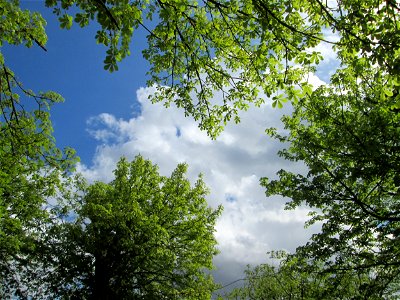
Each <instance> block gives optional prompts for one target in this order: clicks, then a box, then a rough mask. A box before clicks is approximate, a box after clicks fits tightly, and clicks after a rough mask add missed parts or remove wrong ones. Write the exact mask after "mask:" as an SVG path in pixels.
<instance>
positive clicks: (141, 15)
mask: <svg viewBox="0 0 400 300" xmlns="http://www.w3.org/2000/svg"><path fill="white" fill-rule="evenodd" d="M46 5H47V6H49V7H52V8H53V10H54V12H55V13H56V14H57V15H58V16H59V20H60V25H61V27H62V28H70V27H71V26H72V24H73V22H76V23H78V24H79V25H80V26H81V27H84V26H87V25H88V24H89V22H91V21H92V20H96V22H98V24H100V26H101V28H100V29H99V30H98V32H97V34H96V40H97V42H98V43H100V44H103V45H105V46H106V47H107V49H108V50H107V53H106V58H105V60H104V67H105V69H107V70H109V71H115V70H117V69H118V62H119V61H120V60H122V59H123V58H125V57H126V56H127V55H129V47H130V45H131V39H132V36H133V34H134V30H135V29H137V28H138V27H143V28H144V29H145V30H147V32H148V36H147V40H148V47H147V49H146V50H144V52H143V55H144V57H145V58H146V59H147V60H148V61H149V62H150V64H151V69H150V70H149V74H150V76H151V79H150V80H149V82H148V84H149V85H153V84H156V85H157V86H158V87H159V90H158V93H157V94H156V95H154V96H153V98H152V100H153V101H164V102H165V104H166V105H167V106H168V105H169V104H170V103H171V102H175V103H176V104H177V106H178V107H182V108H183V109H184V111H185V114H187V115H191V116H193V117H194V118H195V119H196V120H198V121H199V125H200V127H201V128H202V129H205V130H207V132H208V133H209V134H210V135H211V136H213V137H215V136H216V135H217V134H218V133H220V132H221V130H223V125H224V124H225V123H226V122H227V121H229V120H231V119H232V118H233V119H234V120H235V121H236V122H239V120H240V119H239V116H238V112H239V111H240V110H246V109H247V108H248V107H249V105H252V104H254V105H260V104H261V103H263V102H264V101H265V95H266V96H268V97H269V96H273V100H274V102H273V103H274V106H278V107H281V106H282V105H283V102H285V101H287V100H291V101H293V102H296V101H297V100H298V99H299V98H301V97H303V96H305V95H306V94H307V93H310V91H311V88H310V85H309V84H308V83H307V79H306V78H307V74H308V73H309V72H312V71H314V70H315V65H316V64H318V63H319V62H320V61H321V60H322V59H323V57H322V56H321V54H320V53H318V52H317V51H315V50H314V47H316V46H317V45H318V44H320V43H327V44H330V45H332V46H333V47H334V48H335V50H336V52H337V54H338V59H339V60H340V61H341V62H342V63H343V64H350V65H352V64H354V63H355V62H356V63H357V62H358V61H359V59H364V61H363V63H362V66H360V65H359V66H360V67H367V68H368V67H371V66H373V65H379V67H380V68H381V69H382V71H383V72H385V73H386V74H387V75H389V74H390V76H392V77H395V78H398V74H399V70H398V68H397V63H396V62H397V61H398V56H399V51H398V47H397V45H398V41H399V33H398V32H399V30H398V29H399V28H398V27H399V24H398V20H397V19H398V14H399V9H400V8H399V7H398V6H397V3H396V2H395V1H391V0H389V1H386V2H380V1H372V0H369V1H361V0H356V1H354V0H344V1H320V0H306V1H300V0H275V1H269V0H268V1H266V0H265V1H264V0H254V1H248V0H242V1H236V0H218V1H217V0H202V1H193V0H179V1H161V0H157V1H139V0H135V1H114V0H106V1H104V0H95V1H85V0H84V1H82V0H62V1H56V0H46ZM329 33H333V34H335V35H336V38H335V37H333V38H332V37H330V38H328V37H326V35H327V34H329ZM357 64H359V63H357ZM387 84H390V83H387ZM389 90H390V88H389Z"/></svg>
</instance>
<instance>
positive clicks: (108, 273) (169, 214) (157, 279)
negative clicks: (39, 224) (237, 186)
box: [32, 156, 221, 299]
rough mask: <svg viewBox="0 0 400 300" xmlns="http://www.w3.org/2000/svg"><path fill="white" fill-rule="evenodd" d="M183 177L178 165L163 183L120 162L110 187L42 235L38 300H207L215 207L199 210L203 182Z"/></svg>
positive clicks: (96, 187) (101, 186)
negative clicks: (47, 298) (192, 182)
mask: <svg viewBox="0 0 400 300" xmlns="http://www.w3.org/2000/svg"><path fill="white" fill-rule="evenodd" d="M186 170H187V165H185V164H180V165H178V166H177V168H176V169H175V170H174V171H173V173H172V174H171V176H170V177H164V176H160V175H159V174H158V171H157V167H156V166H155V165H152V164H151V162H150V161H148V160H145V159H143V158H142V157H141V156H137V157H136V158H135V160H134V161H132V162H131V163H129V162H127V161H126V160H125V159H121V160H120V161H119V163H118V166H117V168H116V170H115V171H114V174H115V179H114V180H113V181H112V182H111V183H109V184H105V183H101V182H96V183H94V184H93V185H91V186H89V187H88V188H87V190H86V191H84V193H83V194H82V192H80V194H81V196H80V197H81V200H79V201H78V202H77V203H80V205H79V206H75V210H74V212H73V214H72V215H71V214H70V215H69V216H67V218H66V219H65V220H64V222H63V223H61V224H57V225H55V226H54V227H53V228H52V229H51V230H50V231H49V234H48V239H47V241H46V243H45V247H47V256H46V260H47V261H48V262H49V265H48V266H47V268H48V270H51V271H50V272H49V273H47V274H45V275H44V276H43V277H42V279H41V282H42V290H43V293H44V295H46V294H47V295H52V296H51V297H66V298H71V297H72V298H74V299H210V296H211V292H212V291H213V289H214V288H215V285H214V283H213V281H212V278H211V276H210V275H209V274H208V273H206V272H205V270H206V269H212V267H213V265H212V257H213V255H215V254H216V253H217V250H216V247H215V246H216V240H215V238H214V234H213V233H214V225H215V222H216V218H217V217H218V215H219V214H220V212H221V207H218V208H217V209H215V210H214V209H212V208H209V207H208V206H207V202H206V200H205V196H206V194H207V193H208V191H207V188H206V186H205V184H204V182H203V181H202V179H201V177H200V178H199V179H198V181H197V182H196V183H195V185H194V186H193V187H191V186H190V183H189V181H188V180H187V179H186V178H185V173H186ZM78 194H79V193H78ZM44 252H46V251H44ZM39 275H40V274H39ZM35 290H37V287H36V289H34V287H32V292H33V291H35ZM42 297H43V296H42Z"/></svg>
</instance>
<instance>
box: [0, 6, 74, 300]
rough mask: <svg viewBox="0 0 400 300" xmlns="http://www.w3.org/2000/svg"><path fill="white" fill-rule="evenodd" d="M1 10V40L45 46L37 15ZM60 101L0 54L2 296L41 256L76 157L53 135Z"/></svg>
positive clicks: (19, 288) (19, 284)
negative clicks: (54, 202)
mask: <svg viewBox="0 0 400 300" xmlns="http://www.w3.org/2000/svg"><path fill="white" fill-rule="evenodd" d="M0 12H1V15H2V18H0V45H1V43H3V42H7V43H9V44H15V45H18V44H25V45H26V46H28V47H29V46H31V45H32V44H33V43H37V44H39V45H41V46H43V44H44V43H45V41H46V35H45V34H44V30H43V25H44V24H45V22H44V20H43V19H42V18H41V16H40V15H39V14H36V13H31V12H29V11H21V10H20V8H19V6H18V2H17V1H0ZM60 101H62V98H61V97H60V96H59V95H57V94H55V93H53V92H47V93H40V94H35V93H34V92H32V91H30V90H26V89H24V88H23V86H22V84H21V83H20V82H19V81H18V80H17V79H16V77H15V75H14V73H13V72H12V71H11V70H10V69H9V68H7V67H6V65H5V63H4V59H3V56H2V54H1V53H0V141H1V142H0V298H3V295H9V294H10V293H12V292H15V293H16V294H17V295H22V294H23V291H24V289H25V287H26V282H24V280H27V281H29V276H28V273H29V269H30V268H31V267H32V266H33V265H34V264H35V261H36V260H37V259H40V253H39V252H38V245H39V244H38V243H39V241H40V237H41V235H42V233H43V232H42V231H43V228H44V224H46V223H47V222H49V211H47V208H46V205H47V204H48V198H49V197H51V196H55V194H56V192H57V191H59V190H62V188H63V184H62V182H63V179H62V177H63V176H64V175H67V173H68V172H70V171H71V170H72V168H73V165H74V163H75V162H76V158H75V156H74V152H73V151H72V150H71V149H66V150H65V151H64V152H63V151H61V150H60V149H58V148H57V147H56V145H55V140H54V137H53V136H52V134H53V128H52V125H51V122H50V119H49V117H50V114H49V109H50V106H51V104H52V103H53V102H60ZM28 262H29V263H28ZM23 274H25V275H26V276H25V275H23Z"/></svg>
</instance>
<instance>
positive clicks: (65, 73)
mask: <svg viewBox="0 0 400 300" xmlns="http://www.w3.org/2000/svg"><path fill="white" fill-rule="evenodd" d="M21 3H22V6H23V7H24V8H27V9H29V10H36V11H40V13H41V14H42V15H43V17H44V18H45V19H46V20H47V22H48V24H47V27H46V32H47V35H48V43H47V45H46V48H47V52H45V51H43V50H42V49H41V48H40V47H37V46H36V45H34V46H33V47H32V48H26V47H21V46H9V47H7V46H6V47H4V48H3V49H2V52H3V54H4V56H5V58H6V63H7V65H8V66H9V67H10V68H11V69H12V70H14V72H15V73H16V74H17V76H18V78H19V80H20V81H21V82H22V83H23V85H24V87H25V88H30V89H32V90H34V91H36V92H39V91H47V90H53V91H55V92H58V93H60V94H61V95H62V96H63V97H64V99H65V102H64V103H62V104H57V105H55V106H54V107H53V108H52V110H51V115H52V121H53V125H54V129H55V137H56V139H57V143H58V145H59V146H60V147H64V146H71V147H73V148H75V149H76V150H77V151H78V154H79V156H80V157H81V159H82V162H84V163H85V164H91V159H92V156H93V153H94V151H95V140H94V139H93V138H91V137H90V135H89V134H88V133H87V131H86V121H87V120H88V118H90V117H92V116H95V115H98V114H100V113H103V112H108V113H111V114H113V115H115V116H116V117H119V118H128V117H130V116H131V115H132V114H134V113H135V112H138V111H139V110H140V106H139V105H138V103H137V102H136V90H137V89H138V88H139V87H141V86H145V84H146V71H147V70H148V69H149V67H148V63H147V62H146V61H145V60H144V59H143V57H142V55H141V50H142V49H143V47H144V46H145V45H146V44H145V38H146V34H145V32H144V30H140V29H139V30H138V31H137V32H136V33H135V40H134V42H133V44H132V48H131V56H130V57H129V58H128V59H126V60H125V61H124V62H123V63H122V64H121V65H120V68H119V71H118V72H114V73H109V72H107V71H105V70H104V69H103V60H104V57H105V50H106V49H105V47H103V46H101V45H97V44H96V41H95V34H96V24H95V23H93V24H92V26H89V27H86V28H84V29H81V28H80V27H79V26H78V25H77V24H74V26H73V27H72V28H71V29H70V30H62V29H60V27H59V24H58V21H57V17H56V16H55V15H53V14H52V11H51V9H48V8H46V7H44V1H21ZM132 108H133V110H132Z"/></svg>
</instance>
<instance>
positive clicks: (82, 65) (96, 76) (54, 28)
mask: <svg viewBox="0 0 400 300" xmlns="http://www.w3.org/2000/svg"><path fill="white" fill-rule="evenodd" d="M43 2H44V1H22V4H23V6H24V7H26V8H29V9H31V10H39V11H40V12H41V13H42V15H43V16H44V17H45V19H46V20H47V22H48V25H47V34H48V38H49V40H48V43H47V45H46V47H47V49H48V51H47V52H44V51H43V50H42V49H40V48H39V47H35V46H33V47H32V48H30V49H27V48H25V47H23V46H19V47H11V46H5V47H3V49H2V52H3V54H4V56H5V60H6V64H7V65H8V67H10V68H11V69H13V70H14V72H15V74H16V75H17V76H18V78H19V79H20V81H22V83H23V84H24V86H25V87H26V88H30V89H32V90H34V91H46V90H53V91H56V92H58V93H60V94H61V95H62V96H63V97H64V98H65V102H64V103H62V104H57V105H55V106H54V107H53V109H52V113H51V114H52V121H53V125H54V129H55V137H56V139H57V143H58V146H59V147H64V146H71V147H73V148H75V149H76V150H77V153H78V155H79V156H80V157H81V163H80V164H78V167H77V170H78V171H79V172H81V173H82V174H83V175H84V176H85V177H86V178H87V179H88V180H89V181H94V180H102V181H105V182H108V181H110V180H112V176H113V174H112V170H113V169H114V167H115V164H116V162H117V161H118V160H119V158H120V157H121V156H125V157H127V158H128V159H132V158H133V157H134V156H135V155H137V154H139V153H140V154H142V155H143V156H144V157H146V158H148V159H150V160H152V161H153V163H156V164H157V165H158V166H159V169H160V173H162V174H163V175H169V174H170V173H171V172H172V170H173V169H174V168H175V167H176V165H177V164H178V163H180V162H187V163H188V165H189V171H188V176H189V179H190V180H192V181H195V180H196V178H197V175H198V174H199V173H202V174H203V175H204V180H205V182H206V184H207V185H208V186H209V187H210V190H211V192H210V195H209V197H208V199H207V200H208V202H209V204H210V206H213V207H216V206H217V205H219V204H222V205H223V206H224V211H223V214H222V216H221V218H220V219H219V220H218V223H217V226H216V238H217V240H218V243H219V246H218V247H219V250H220V252H221V253H220V254H219V255H218V256H217V257H216V258H215V264H216V266H217V270H216V271H214V275H215V277H216V280H217V282H220V283H222V284H226V283H229V282H232V281H234V280H237V279H239V278H242V277H243V273H242V272H243V269H244V268H245V266H246V265H247V264H251V265H255V264H259V263H263V262H265V261H266V260H267V257H268V256H267V255H266V253H267V252H268V251H271V250H280V249H285V250H288V251H293V250H294V249H295V248H296V247H297V246H299V245H301V244H303V243H305V242H306V241H307V239H308V238H309V237H310V235H311V233H312V232H315V231H316V230H318V229H317V228H316V227H314V228H310V229H307V230H305V229H304V228H303V224H304V222H305V221H306V220H307V219H308V217H307V213H308V212H309V210H308V209H307V208H300V209H297V210H295V211H285V210H284V204H285V202H286V201H287V199H281V198H279V197H270V198H268V199H266V197H265V194H264V190H263V189H262V188H261V187H260V185H259V179H260V177H263V176H266V177H268V178H273V177H274V176H275V173H276V172H277V171H278V170H280V169H291V170H295V171H299V172H303V171H304V166H303V165H301V164H294V163H292V162H287V161H283V160H282V159H281V158H279V157H278V156H277V154H276V153H277V151H278V150H279V149H281V148H282V147H283V145H281V144H279V143H278V142H277V141H274V140H272V139H270V138H269V137H267V136H266V135H265V134H264V130H265V129H266V128H268V127H271V126H274V127H279V126H280V117H281V116H282V114H284V113H288V112H290V106H289V105H286V106H285V107H284V109H282V110H277V109H273V108H272V107H271V101H269V100H268V99H267V100H266V103H265V104H264V105H262V106H261V107H260V108H250V109H249V111H247V112H246V113H243V114H242V122H241V123H240V124H239V125H233V124H229V125H228V126H227V128H226V130H225V131H224V132H223V133H222V134H221V136H220V137H219V138H218V139H217V140H215V141H212V140H211V139H210V138H209V137H208V136H207V135H206V134H205V133H204V132H201V131H200V130H199V129H198V127H197V124H196V123H195V122H194V121H193V120H192V119H191V118H185V117H184V114H183V112H182V111H181V110H179V109H177V108H176V107H174V106H173V105H172V106H171V108H169V109H166V108H164V107H163V105H162V104H160V103H158V104H151V103H149V101H148V100H147V97H148V96H149V95H151V94H152V93H154V88H150V87H146V72H147V71H148V69H149V65H148V63H147V62H146V61H145V60H144V59H143V58H142V55H141V50H142V49H143V48H144V47H146V39H145V36H146V32H144V30H138V31H137V32H136V33H135V35H134V39H133V43H132V45H131V56H130V57H128V58H126V59H125V60H124V61H123V62H122V63H121V64H120V65H119V71H117V72H115V73H111V74H110V73H109V72H107V71H105V70H104V69H103V59H104V55H105V48H104V47H102V46H100V45H97V44H96V42H95V39H94V36H95V30H96V28H95V26H91V27H89V28H84V29H81V28H79V27H78V26H77V25H76V24H74V26H73V27H72V29H71V30H69V31H67V30H61V29H60V28H59V25H58V22H57V20H56V17H55V16H54V15H53V14H52V13H51V10H49V9H46V8H44V7H43ZM331 38H332V37H331ZM333 38H334V37H333ZM317 50H319V51H320V52H321V53H322V55H323V56H324V57H325V58H326V59H325V61H324V62H323V63H322V64H321V66H320V67H319V69H318V72H317V74H316V75H317V76H318V77H317V76H311V77H310V80H311V81H312V83H314V84H316V85H317V84H320V83H322V82H321V80H325V81H327V80H328V79H329V74H331V73H332V72H333V71H334V69H335V68H336V66H337V61H336V60H335V54H334V52H333V51H332V49H331V48H330V46H329V45H327V44H321V45H320V46H318V48H317ZM178 132H179V134H177V133H178Z"/></svg>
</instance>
